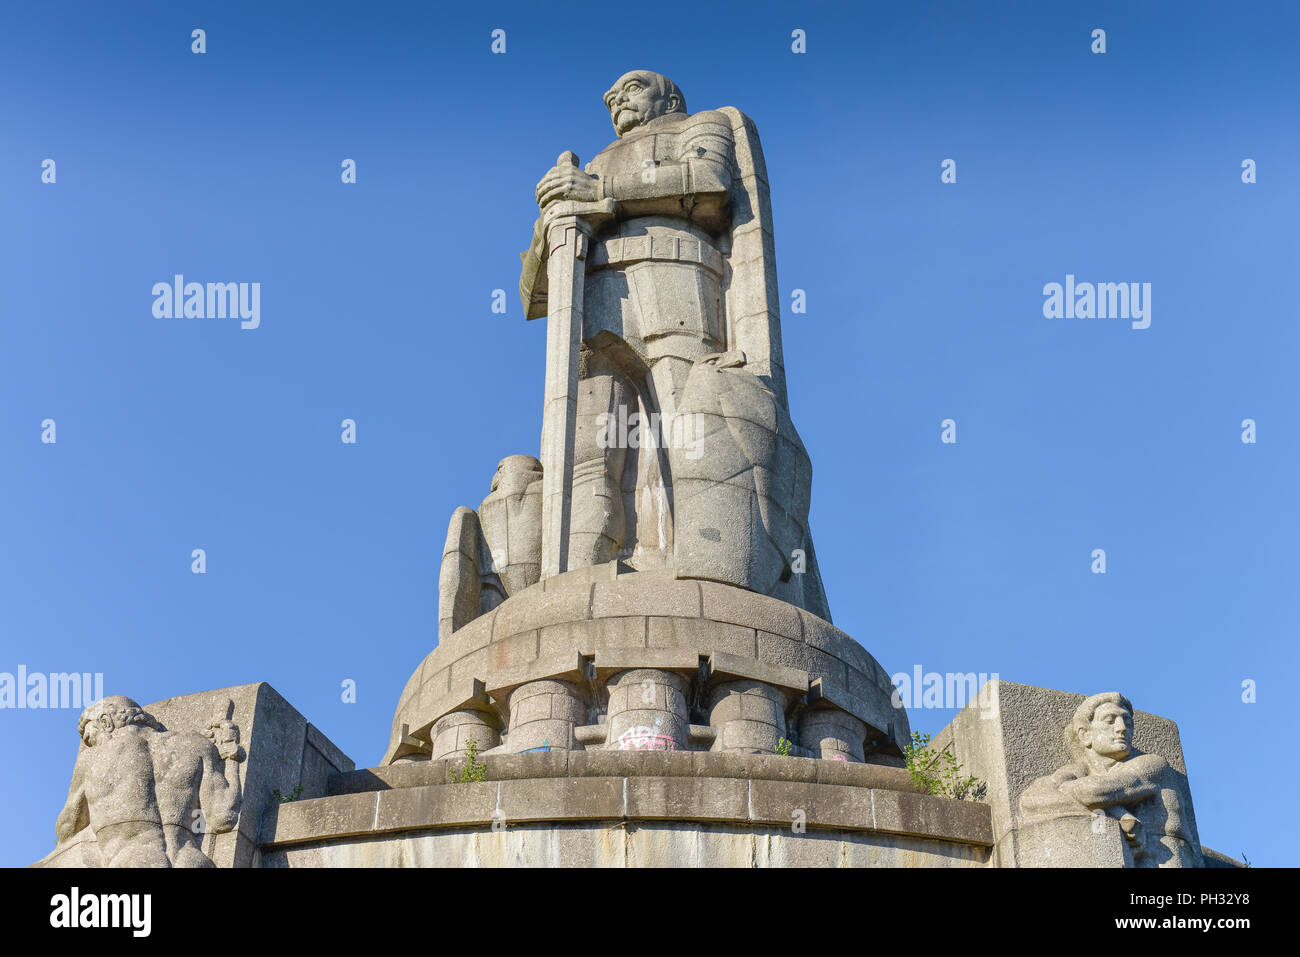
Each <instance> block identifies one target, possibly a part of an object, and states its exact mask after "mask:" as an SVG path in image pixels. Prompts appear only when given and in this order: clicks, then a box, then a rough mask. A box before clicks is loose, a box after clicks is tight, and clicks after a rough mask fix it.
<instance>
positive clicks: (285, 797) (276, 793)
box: [271, 784, 302, 804]
mask: <svg viewBox="0 0 1300 957" xmlns="http://www.w3.org/2000/svg"><path fill="white" fill-rule="evenodd" d="M301 796H302V785H301V784H295V785H294V788H293V790H292V791H290V792H289V793H288V794H281V793H280V789H279V788H276V789H275V790H273V791H272V792H271V797H273V798H275V799H276V800H277V801H279V802H280V803H281V804H288V803H289V802H290V801H296V800H298V798H299V797H301Z"/></svg>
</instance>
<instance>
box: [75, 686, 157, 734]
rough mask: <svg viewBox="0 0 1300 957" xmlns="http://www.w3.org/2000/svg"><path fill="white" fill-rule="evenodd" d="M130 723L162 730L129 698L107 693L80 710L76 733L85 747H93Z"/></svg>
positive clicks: (154, 720)
mask: <svg viewBox="0 0 1300 957" xmlns="http://www.w3.org/2000/svg"><path fill="white" fill-rule="evenodd" d="M131 724H137V725H141V726H142V727H146V728H153V730H155V731H161V730H162V725H160V724H159V723H158V722H157V720H156V719H155V718H154V717H153V715H151V714H149V712H147V711H145V710H144V708H142V707H140V706H139V705H138V704H136V703H135V702H134V701H132V700H131V699H130V698H128V697H126V696H125V695H120V694H116V695H109V696H108V697H107V698H102V699H100V700H99V701H96V702H95V703H94V704H92V705H90V706H89V707H87V708H86V710H85V711H83V712H81V719H80V720H79V721H78V722H77V734H78V735H80V736H81V740H82V741H85V742H86V745H87V747H94V746H95V744H96V742H99V741H102V740H103V739H104V738H105V737H107V736H108V735H110V734H112V733H113V732H114V731H116V730H117V729H118V728H125V727H126V726H127V725H131Z"/></svg>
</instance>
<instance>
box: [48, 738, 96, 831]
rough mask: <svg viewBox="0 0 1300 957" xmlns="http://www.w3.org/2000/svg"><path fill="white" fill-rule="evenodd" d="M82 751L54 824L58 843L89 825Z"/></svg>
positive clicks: (83, 752) (83, 751) (88, 807)
mask: <svg viewBox="0 0 1300 957" xmlns="http://www.w3.org/2000/svg"><path fill="white" fill-rule="evenodd" d="M85 753H86V751H85V749H83V750H82V751H80V752H79V753H78V754H77V763H76V764H75V765H74V766H73V769H72V784H71V786H70V787H69V788H68V800H67V803H65V804H64V805H63V810H62V811H60V812H59V817H58V819H57V820H56V821H55V822H54V836H55V838H56V839H57V840H59V841H66V840H67V839H68V838H70V837H72V836H73V835H75V834H76V833H77V832H78V831H80V830H81V829H82V828H84V827H86V826H87V825H88V824H89V823H90V806H89V804H87V802H86V783H85V778H86V769H85V763H84V762H83V761H82V757H83V756H84V755H85Z"/></svg>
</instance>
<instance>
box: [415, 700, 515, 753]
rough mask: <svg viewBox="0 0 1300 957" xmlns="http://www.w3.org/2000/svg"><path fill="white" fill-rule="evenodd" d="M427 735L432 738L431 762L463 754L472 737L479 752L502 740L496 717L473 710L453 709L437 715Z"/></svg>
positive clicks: (494, 745)
mask: <svg viewBox="0 0 1300 957" xmlns="http://www.w3.org/2000/svg"><path fill="white" fill-rule="evenodd" d="M429 737H430V738H431V739H432V741H433V748H432V751H431V752H430V757H431V759H432V760H434V761H438V760H441V759H442V758H459V757H462V756H464V754H465V753H466V751H467V750H468V748H469V739H470V738H471V737H472V738H473V739H474V744H475V746H476V747H477V748H478V753H479V754H482V753H483V752H484V751H486V750H488V749H489V748H495V747H496V746H497V745H498V744H500V743H501V735H500V734H499V733H498V731H497V728H496V719H495V717H494V716H493V715H490V714H488V713H487V712H486V711H475V710H472V709H466V710H464V711H453V712H452V713H451V714H448V715H444V716H443V717H441V718H439V719H438V720H437V721H435V722H434V723H433V729H432V731H431V733H430V735H429Z"/></svg>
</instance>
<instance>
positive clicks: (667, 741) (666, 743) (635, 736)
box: [615, 725, 677, 751]
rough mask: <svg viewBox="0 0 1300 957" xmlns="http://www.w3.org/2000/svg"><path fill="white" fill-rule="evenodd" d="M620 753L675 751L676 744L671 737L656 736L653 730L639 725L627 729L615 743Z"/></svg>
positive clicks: (664, 735)
mask: <svg viewBox="0 0 1300 957" xmlns="http://www.w3.org/2000/svg"><path fill="white" fill-rule="evenodd" d="M615 744H616V745H617V746H618V750H620V751H676V750H677V742H676V741H674V740H673V738H672V736H671V735H667V734H657V733H656V732H655V729H654V728H651V727H647V726H645V725H641V726H639V727H635V728H628V729H627V730H626V731H624V732H623V733H622V734H620V735H619V736H618V740H617V741H615Z"/></svg>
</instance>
